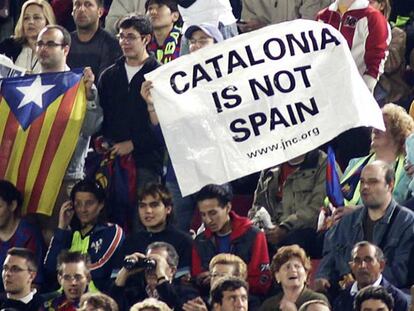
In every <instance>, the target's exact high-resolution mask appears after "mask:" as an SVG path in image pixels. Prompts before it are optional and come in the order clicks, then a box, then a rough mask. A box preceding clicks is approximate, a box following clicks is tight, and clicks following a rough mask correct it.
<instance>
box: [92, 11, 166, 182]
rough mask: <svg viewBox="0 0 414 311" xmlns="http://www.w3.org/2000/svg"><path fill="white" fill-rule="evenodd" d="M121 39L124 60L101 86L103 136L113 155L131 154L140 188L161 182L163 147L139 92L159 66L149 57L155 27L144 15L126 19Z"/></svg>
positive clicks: (105, 76)
mask: <svg viewBox="0 0 414 311" xmlns="http://www.w3.org/2000/svg"><path fill="white" fill-rule="evenodd" d="M119 27H120V30H119V34H118V39H119V43H120V45H121V49H122V53H123V57H122V58H120V59H118V60H117V61H116V62H115V64H114V65H112V66H111V67H109V68H107V69H106V70H105V71H104V72H103V73H102V75H101V77H100V79H99V83H98V91H99V98H100V103H101V106H102V108H103V111H104V121H103V126H102V134H103V137H104V139H105V140H106V141H108V142H109V143H110V144H111V146H112V147H111V149H110V150H111V152H112V154H113V155H118V156H124V155H129V154H132V156H133V158H134V160H135V166H136V170H137V188H138V190H139V189H142V188H143V186H144V185H145V184H146V183H149V182H158V181H159V180H160V176H161V173H162V160H163V151H164V147H163V144H162V142H160V141H159V140H158V139H157V137H156V135H155V132H154V131H153V129H152V126H151V124H150V120H149V114H148V111H147V105H146V103H145V101H144V100H143V98H142V96H141V94H140V90H141V85H142V83H143V82H144V75H145V74H146V73H148V72H151V71H153V70H154V69H156V68H157V67H158V66H159V63H158V62H157V60H156V59H155V57H154V56H152V55H149V54H148V51H147V45H148V43H149V42H150V41H151V34H152V26H151V22H150V20H149V18H148V17H146V16H143V15H136V16H135V15H134V16H127V17H125V18H124V19H122V20H121V21H120V23H119Z"/></svg>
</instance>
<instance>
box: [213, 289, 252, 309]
mask: <svg viewBox="0 0 414 311" xmlns="http://www.w3.org/2000/svg"><path fill="white" fill-rule="evenodd" d="M213 310H214V311H236V310H239V311H247V310H248V295H247V291H246V289H245V288H244V287H240V288H238V289H235V290H231V291H230V290H228V291H227V290H225V291H223V298H222V300H221V304H218V303H215V304H214V306H213Z"/></svg>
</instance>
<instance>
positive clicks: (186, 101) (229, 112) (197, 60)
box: [145, 20, 384, 195]
mask: <svg viewBox="0 0 414 311" xmlns="http://www.w3.org/2000/svg"><path fill="white" fill-rule="evenodd" d="M145 78H146V79H147V80H152V81H153V85H154V89H153V90H152V95H153V98H154V103H155V109H156V111H157V115H158V118H159V120H160V124H161V129H162V132H163V135H164V138H165V141H166V144H167V148H168V151H169V154H170V156H171V159H172V163H173V166H174V169H175V172H176V175H177V179H178V183H179V186H180V189H181V191H182V194H183V195H188V194H191V193H194V192H196V191H198V190H199V189H200V188H201V187H203V186H204V185H206V184H209V183H216V184H222V183H225V182H228V181H231V180H234V179H237V178H239V177H242V176H246V175H248V174H251V173H253V172H257V171H260V170H262V169H265V168H268V167H271V166H274V165H277V164H280V163H283V162H285V161H287V160H289V159H291V158H293V157H296V156H298V155H301V154H303V153H305V152H308V151H310V150H313V149H315V148H316V147H318V146H320V145H322V144H324V143H326V142H328V141H330V140H331V139H332V138H334V137H335V136H337V135H338V134H340V133H342V132H344V131H345V130H348V129H350V128H353V127H357V126H373V127H376V128H378V129H382V130H384V123H383V120H382V114H381V111H380V109H379V107H378V105H377V103H376V101H375V100H374V98H373V96H372V94H371V93H370V92H369V90H368V88H367V87H366V86H365V83H364V81H363V80H362V78H361V76H360V75H359V73H358V70H357V68H356V65H355V63H354V60H353V59H352V56H351V53H350V51H349V48H348V46H347V43H346V41H345V39H344V38H343V37H342V35H341V34H340V33H339V32H338V31H337V30H336V29H334V28H332V27H331V26H329V25H326V24H323V23H318V22H314V21H306V20H296V21H292V22H286V23H281V24H277V25H272V26H268V27H266V28H262V29H260V30H258V31H254V32H251V33H247V34H243V35H240V36H237V37H234V38H232V39H229V40H226V41H224V42H221V43H219V44H215V45H214V46H211V47H206V48H204V49H201V50H199V51H197V52H195V53H192V54H190V55H186V56H183V57H180V58H178V59H176V60H174V61H173V62H170V63H168V64H166V65H163V66H161V67H160V68H158V69H157V70H155V71H153V72H151V73H149V74H147V75H146V76H145Z"/></svg>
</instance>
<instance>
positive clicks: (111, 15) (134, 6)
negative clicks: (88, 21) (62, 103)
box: [105, 0, 147, 35]
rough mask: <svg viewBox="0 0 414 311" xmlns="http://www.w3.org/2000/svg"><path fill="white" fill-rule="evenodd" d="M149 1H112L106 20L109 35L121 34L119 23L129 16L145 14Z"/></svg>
mask: <svg viewBox="0 0 414 311" xmlns="http://www.w3.org/2000/svg"><path fill="white" fill-rule="evenodd" d="M146 1H147V0H112V4H111V6H110V8H109V12H108V15H107V16H106V20H105V29H106V31H108V32H109V33H112V34H114V35H115V34H117V33H118V32H119V22H120V21H121V19H122V18H123V17H125V16H127V15H129V14H140V15H142V14H145V11H146V10H145V3H146Z"/></svg>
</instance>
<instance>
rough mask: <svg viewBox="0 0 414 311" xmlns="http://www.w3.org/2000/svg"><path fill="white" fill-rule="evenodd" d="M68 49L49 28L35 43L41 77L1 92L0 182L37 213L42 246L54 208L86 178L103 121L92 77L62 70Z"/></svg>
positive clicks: (60, 32)
mask: <svg viewBox="0 0 414 311" xmlns="http://www.w3.org/2000/svg"><path fill="white" fill-rule="evenodd" d="M70 43H71V41H70V34H69V33H68V32H67V30H66V29H64V28H63V27H61V26H57V25H48V26H47V27H45V28H44V29H43V30H42V31H41V32H40V33H39V36H38V40H37V42H36V45H37V49H36V54H37V58H38V59H39V63H40V64H41V71H42V74H41V75H31V76H25V77H22V78H14V79H6V80H4V81H3V84H2V89H1V94H2V96H3V103H2V105H0V109H1V111H0V113H1V115H2V118H1V119H0V138H1V141H0V157H1V158H2V161H1V165H0V178H3V179H7V180H10V181H11V182H13V183H15V184H16V186H17V188H18V189H19V190H20V191H22V192H23V193H24V204H23V211H24V212H25V213H36V218H37V219H38V221H39V222H40V223H41V227H42V228H43V230H44V235H45V239H46V241H48V240H49V239H50V237H51V236H52V234H53V228H55V227H56V224H57V216H58V214H59V213H58V210H57V209H56V208H54V206H56V207H60V206H61V204H62V201H64V200H67V197H68V188H70V187H71V185H73V184H74V183H75V182H76V181H78V180H79V179H81V178H83V177H84V173H83V167H84V160H85V157H86V153H87V150H88V146H89V137H90V135H92V134H93V133H94V132H95V131H96V130H97V129H98V128H99V125H100V122H101V119H102V112H101V109H100V107H99V106H98V105H97V96H96V91H94V89H93V82H94V75H93V73H92V71H91V70H90V68H85V70H84V72H83V74H82V73H81V72H76V71H74V72H72V71H69V67H67V65H66V57H67V54H68V52H69V48H70ZM82 76H83V81H82V80H81V78H82ZM55 202H56V204H55ZM50 216H52V217H50Z"/></svg>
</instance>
